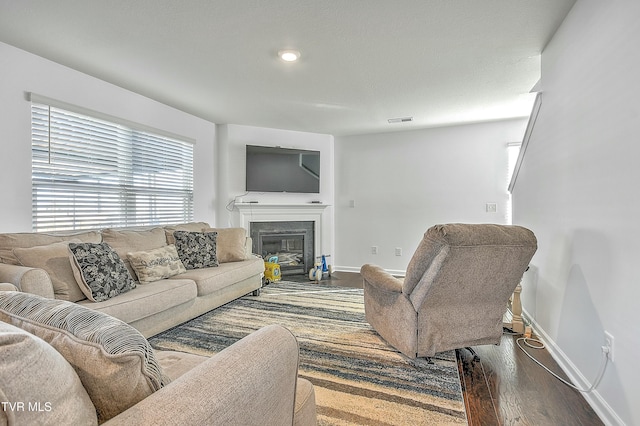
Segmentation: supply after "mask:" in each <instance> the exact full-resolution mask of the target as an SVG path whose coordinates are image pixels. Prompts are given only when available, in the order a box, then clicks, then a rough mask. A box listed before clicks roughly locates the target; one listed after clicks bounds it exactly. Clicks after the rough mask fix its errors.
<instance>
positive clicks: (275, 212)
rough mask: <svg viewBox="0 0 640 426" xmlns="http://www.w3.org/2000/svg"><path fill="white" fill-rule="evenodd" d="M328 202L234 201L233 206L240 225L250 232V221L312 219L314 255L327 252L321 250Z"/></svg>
mask: <svg viewBox="0 0 640 426" xmlns="http://www.w3.org/2000/svg"><path fill="white" fill-rule="evenodd" d="M327 207H329V205H328V204H319V203H308V204H271V203H236V204H235V208H237V209H238V212H239V214H240V226H241V227H243V228H244V229H246V230H247V235H249V232H250V230H251V229H250V224H251V222H283V221H313V222H314V235H315V237H314V246H315V247H314V249H315V253H316V256H319V255H321V254H328V253H326V252H324V251H323V247H324V244H323V237H324V234H323V232H324V231H325V230H324V229H323V224H324V223H326V222H325V218H324V217H323V215H324V214H325V211H326V209H327Z"/></svg>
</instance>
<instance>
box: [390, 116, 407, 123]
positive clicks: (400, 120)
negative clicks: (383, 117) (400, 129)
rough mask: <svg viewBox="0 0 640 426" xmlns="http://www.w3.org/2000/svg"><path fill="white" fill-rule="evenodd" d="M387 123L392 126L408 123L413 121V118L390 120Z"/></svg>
mask: <svg viewBox="0 0 640 426" xmlns="http://www.w3.org/2000/svg"><path fill="white" fill-rule="evenodd" d="M387 121H388V122H389V124H393V123H408V122H410V121H413V117H398V118H390V119H388V120H387Z"/></svg>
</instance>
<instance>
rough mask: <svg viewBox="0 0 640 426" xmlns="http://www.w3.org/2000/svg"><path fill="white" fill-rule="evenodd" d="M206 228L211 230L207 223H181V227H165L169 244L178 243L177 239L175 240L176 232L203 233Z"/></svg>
mask: <svg viewBox="0 0 640 426" xmlns="http://www.w3.org/2000/svg"><path fill="white" fill-rule="evenodd" d="M206 228H210V226H209V224H208V223H207V222H189V223H181V224H179V225H167V226H165V227H164V231H165V236H166V239H167V244H175V243H176V240H175V238H173V233H174V232H175V231H189V232H203V231H204V230H205V229H206Z"/></svg>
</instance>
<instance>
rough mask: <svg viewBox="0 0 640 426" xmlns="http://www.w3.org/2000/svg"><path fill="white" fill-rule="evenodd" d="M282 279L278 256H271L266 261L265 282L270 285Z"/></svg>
mask: <svg viewBox="0 0 640 426" xmlns="http://www.w3.org/2000/svg"><path fill="white" fill-rule="evenodd" d="M281 279H282V274H281V273H280V265H279V264H278V256H271V257H270V258H269V259H268V260H267V261H265V262H264V283H265V285H269V284H271V283H275V282H277V281H280V280H281Z"/></svg>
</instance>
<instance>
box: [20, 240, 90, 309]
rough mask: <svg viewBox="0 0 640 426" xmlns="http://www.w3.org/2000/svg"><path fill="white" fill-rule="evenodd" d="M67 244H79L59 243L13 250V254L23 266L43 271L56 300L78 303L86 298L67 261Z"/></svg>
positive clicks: (76, 241) (77, 241)
mask: <svg viewBox="0 0 640 426" xmlns="http://www.w3.org/2000/svg"><path fill="white" fill-rule="evenodd" d="M69 242H75V243H79V242H82V241H81V240H79V239H73V240H70V241H61V242H59V243H53V244H49V245H46V246H36V247H29V248H14V249H13V254H14V255H15V257H16V258H17V259H18V260H19V261H20V263H21V264H22V265H23V266H28V267H31V268H40V269H44V270H45V271H46V272H47V274H48V275H49V278H51V283H52V284H53V293H54V295H55V298H56V299H61V300H70V301H71V302H78V301H80V300H83V299H86V296H85V295H84V293H83V292H82V290H80V287H78V284H77V283H76V279H75V277H74V275H73V270H72V269H71V262H70V261H69Z"/></svg>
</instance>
